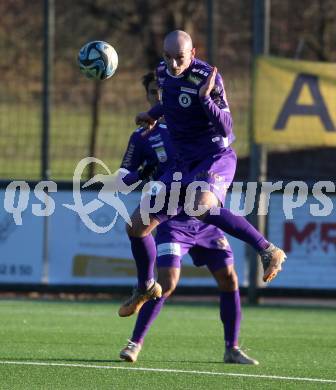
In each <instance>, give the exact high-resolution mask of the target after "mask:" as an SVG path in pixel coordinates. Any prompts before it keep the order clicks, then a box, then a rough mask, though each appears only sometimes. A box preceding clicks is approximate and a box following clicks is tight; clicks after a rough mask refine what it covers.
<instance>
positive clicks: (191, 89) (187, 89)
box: [181, 87, 198, 95]
mask: <svg viewBox="0 0 336 390" xmlns="http://www.w3.org/2000/svg"><path fill="white" fill-rule="evenodd" d="M181 91H182V92H189V93H192V94H194V95H197V93H198V92H197V89H194V88H187V87H181Z"/></svg>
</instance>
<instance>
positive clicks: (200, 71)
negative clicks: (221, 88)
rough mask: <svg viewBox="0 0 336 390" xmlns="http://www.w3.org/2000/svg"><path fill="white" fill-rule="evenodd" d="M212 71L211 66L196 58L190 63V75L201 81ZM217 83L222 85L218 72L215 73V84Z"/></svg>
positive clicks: (221, 78)
mask: <svg viewBox="0 0 336 390" xmlns="http://www.w3.org/2000/svg"><path fill="white" fill-rule="evenodd" d="M212 69H213V66H211V65H210V64H208V63H207V62H205V61H202V60H200V59H198V58H195V59H194V61H193V63H192V67H191V71H190V73H191V74H192V75H195V76H196V77H199V78H200V79H202V80H203V79H205V78H207V77H208V76H209V75H210V73H211V72H212ZM217 82H220V83H223V77H222V75H221V74H220V72H218V71H217V75H216V83H217Z"/></svg>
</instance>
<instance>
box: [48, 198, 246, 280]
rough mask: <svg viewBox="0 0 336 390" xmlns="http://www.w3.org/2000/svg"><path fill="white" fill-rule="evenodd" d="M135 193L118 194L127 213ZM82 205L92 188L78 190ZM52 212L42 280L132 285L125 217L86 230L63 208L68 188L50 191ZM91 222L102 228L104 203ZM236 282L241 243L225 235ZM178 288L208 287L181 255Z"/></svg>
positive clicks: (241, 269)
mask: <svg viewBox="0 0 336 390" xmlns="http://www.w3.org/2000/svg"><path fill="white" fill-rule="evenodd" d="M140 196H141V193H139V192H132V193H131V194H129V195H127V196H122V195H121V196H120V198H121V200H122V201H123V202H124V204H125V205H126V207H127V209H128V212H129V214H131V212H132V211H133V210H134V209H135V208H136V206H137V205H138V204H139V201H140ZM81 197H82V200H83V204H87V203H88V202H90V201H92V200H94V199H96V198H97V191H90V192H89V191H86V192H83V193H82V194H81ZM53 199H54V200H55V202H56V209H55V212H54V214H53V215H52V216H51V217H50V218H49V245H48V249H49V250H48V258H49V270H48V281H49V283H51V284H85V285H133V284H135V282H136V268H135V262H134V260H133V257H132V253H131V249H130V244H129V240H128V237H127V235H126V232H125V221H124V220H123V219H122V218H121V217H120V216H119V217H118V218H117V221H116V224H115V225H114V226H113V227H112V229H111V230H110V231H109V232H107V233H104V234H98V233H95V232H93V231H92V230H90V229H88V228H87V227H86V226H85V224H84V223H83V221H82V220H81V219H80V217H79V216H78V213H76V212H74V211H71V210H69V209H67V208H65V207H64V206H63V204H64V203H66V204H71V203H73V195H72V192H71V191H58V192H57V193H55V194H53ZM90 217H91V218H92V220H94V221H95V223H96V224H97V225H100V226H106V225H108V224H109V223H111V222H112V220H113V218H114V217H115V210H114V209H113V207H111V206H109V205H108V204H104V206H102V207H101V208H100V209H98V210H96V211H94V212H93V213H92V214H90ZM229 240H230V244H231V246H232V248H233V251H234V254H235V259H236V269H237V272H238V276H239V278H240V283H241V285H246V283H245V281H246V276H245V268H246V267H245V246H244V244H242V243H241V242H240V241H238V240H235V239H232V238H231V237H229ZM179 285H181V286H214V285H215V282H214V280H213V278H212V276H211V275H210V274H209V272H208V270H206V269H205V267H201V268H197V267H195V266H194V265H193V264H192V261H191V258H190V257H189V256H188V255H187V256H185V257H184V259H183V266H182V277H181V280H180V283H179Z"/></svg>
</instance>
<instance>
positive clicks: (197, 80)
mask: <svg viewBox="0 0 336 390" xmlns="http://www.w3.org/2000/svg"><path fill="white" fill-rule="evenodd" d="M187 80H188V81H190V82H191V83H192V84H195V85H200V84H201V82H202V79H201V78H199V77H197V76H195V75H193V74H190V75H189V76H188V78H187Z"/></svg>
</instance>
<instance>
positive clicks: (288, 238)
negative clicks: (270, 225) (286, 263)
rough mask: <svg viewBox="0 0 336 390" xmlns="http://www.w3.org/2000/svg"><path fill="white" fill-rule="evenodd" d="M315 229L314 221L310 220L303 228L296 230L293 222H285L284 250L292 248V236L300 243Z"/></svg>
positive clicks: (288, 250) (287, 250)
mask: <svg viewBox="0 0 336 390" xmlns="http://www.w3.org/2000/svg"><path fill="white" fill-rule="evenodd" d="M315 229H316V223H314V222H310V223H308V224H307V225H306V226H305V227H304V228H303V230H301V231H299V230H297V228H296V226H295V224H294V223H293V222H286V223H285V232H284V233H285V234H284V235H285V242H284V250H285V252H290V251H291V250H292V239H293V238H294V239H295V240H296V241H297V242H298V243H300V244H301V243H302V242H303V241H304V240H305V239H307V238H308V237H309V236H310V235H311V234H312V233H313V231H314V230H315Z"/></svg>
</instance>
